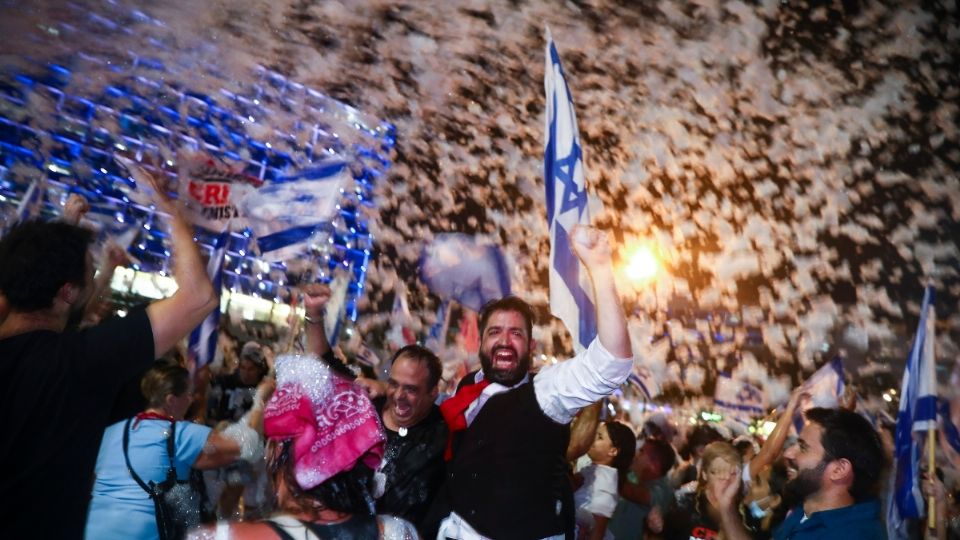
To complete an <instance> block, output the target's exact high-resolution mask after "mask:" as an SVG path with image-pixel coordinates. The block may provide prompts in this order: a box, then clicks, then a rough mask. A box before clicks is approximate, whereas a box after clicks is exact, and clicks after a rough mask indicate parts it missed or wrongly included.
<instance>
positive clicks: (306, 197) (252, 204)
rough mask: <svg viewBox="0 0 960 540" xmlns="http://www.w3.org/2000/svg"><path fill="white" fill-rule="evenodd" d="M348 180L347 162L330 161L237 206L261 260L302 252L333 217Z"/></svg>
mask: <svg viewBox="0 0 960 540" xmlns="http://www.w3.org/2000/svg"><path fill="white" fill-rule="evenodd" d="M350 179H351V176H350V169H349V167H348V166H347V163H346V162H345V161H342V160H338V159H330V160H328V161H325V162H321V163H317V164H314V165H313V166H311V167H310V168H309V169H305V170H303V171H300V172H298V173H297V174H293V175H289V176H285V177H282V178H278V179H277V180H275V181H274V182H271V183H269V184H267V185H265V186H263V187H261V188H259V189H257V190H255V191H253V192H251V193H249V194H248V195H246V196H245V197H244V198H243V199H242V200H241V201H240V203H239V205H238V206H239V207H240V212H241V215H242V216H243V217H245V218H246V219H247V220H248V222H249V224H250V228H251V229H253V234H254V236H255V237H256V239H257V246H258V247H259V249H260V252H261V253H262V254H263V255H264V257H266V258H268V259H270V260H275V261H276V260H287V259H289V258H292V257H294V256H296V255H297V254H299V253H302V252H304V251H306V249H307V247H306V246H307V243H308V241H309V240H310V239H311V238H312V237H314V235H315V234H316V233H317V232H318V230H319V229H320V228H321V227H322V226H323V225H325V224H328V223H329V222H330V221H331V220H333V219H334V218H335V217H336V215H337V213H338V211H339V205H338V203H339V202H340V199H341V196H342V195H341V194H342V193H343V189H344V186H346V185H348V183H349V182H350Z"/></svg>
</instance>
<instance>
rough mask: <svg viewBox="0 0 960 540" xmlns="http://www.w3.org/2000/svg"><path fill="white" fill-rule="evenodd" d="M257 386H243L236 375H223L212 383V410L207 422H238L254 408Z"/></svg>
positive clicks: (208, 413)
mask: <svg viewBox="0 0 960 540" xmlns="http://www.w3.org/2000/svg"><path fill="white" fill-rule="evenodd" d="M256 393H257V385H256V384H243V382H242V381H241V380H240V376H239V375H237V374H236V373H230V374H228V375H221V376H219V377H216V378H214V379H213V382H211V383H210V402H211V403H210V410H208V411H207V420H209V421H210V422H212V423H216V422H219V421H221V420H226V421H228V422H236V421H237V420H240V418H241V417H242V416H243V415H244V414H246V412H247V411H249V410H250V408H251V407H253V398H254V397H255V396H256Z"/></svg>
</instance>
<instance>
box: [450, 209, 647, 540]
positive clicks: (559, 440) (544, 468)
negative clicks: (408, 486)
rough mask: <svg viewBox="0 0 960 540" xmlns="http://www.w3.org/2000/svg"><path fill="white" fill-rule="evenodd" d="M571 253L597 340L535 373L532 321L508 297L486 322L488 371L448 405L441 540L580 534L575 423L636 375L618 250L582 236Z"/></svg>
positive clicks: (492, 307)
mask: <svg viewBox="0 0 960 540" xmlns="http://www.w3.org/2000/svg"><path fill="white" fill-rule="evenodd" d="M571 238H573V241H572V247H573V250H574V252H575V253H576V254H577V256H578V257H579V259H580V261H581V262H582V263H583V266H584V267H586V269H587V271H588V272H589V275H590V281H591V283H592V284H593V289H594V298H595V302H596V312H597V330H598V335H597V339H594V340H593V342H592V343H591V344H590V346H589V347H587V349H586V350H585V351H583V352H581V353H580V354H578V355H577V356H576V357H574V358H572V359H571V360H568V361H566V362H561V363H559V364H556V365H553V366H550V367H548V368H544V369H542V370H541V371H540V373H538V374H532V373H530V367H531V351H532V350H533V348H534V345H535V344H534V341H533V340H532V337H531V334H532V329H533V319H534V315H533V311H532V309H531V308H530V306H529V305H528V304H527V303H526V302H524V301H523V300H521V299H519V298H516V297H507V298H503V299H501V300H497V301H494V302H492V303H490V304H488V305H486V306H485V307H484V308H483V310H482V311H481V313H480V340H481V342H480V351H479V356H480V364H481V367H482V370H481V371H479V372H476V373H472V374H469V375H467V376H466V377H465V378H464V380H463V381H462V382H461V387H460V389H459V390H458V391H457V394H456V395H454V396H453V397H451V398H450V399H448V400H447V401H445V402H444V403H443V405H441V407H440V409H441V412H442V413H443V416H444V419H445V420H446V421H447V425H448V426H449V428H450V430H451V433H452V436H451V438H450V441H449V444H448V446H447V450H446V452H445V456H446V458H447V459H448V460H449V461H448V463H447V481H446V483H445V488H444V491H443V493H442V496H441V497H438V502H437V505H436V506H435V508H434V516H435V517H437V518H438V521H439V520H442V522H441V523H440V535H439V537H440V538H457V539H462V540H473V539H483V538H497V539H498V540H500V539H506V540H509V539H512V538H518V539H519V538H523V539H531V538H534V539H535V538H564V537H565V536H568V535H572V533H573V516H574V515H573V510H574V509H573V494H572V491H571V489H570V483H569V480H568V478H567V465H566V460H565V454H566V449H567V443H568V441H569V438H570V426H569V424H570V421H571V420H572V419H573V416H574V415H575V414H576V413H577V411H579V410H580V409H581V408H583V407H585V406H586V405H589V404H591V403H593V402H595V401H597V400H598V399H600V398H602V397H604V396H607V395H609V394H611V393H612V392H613V391H614V390H616V389H617V387H619V386H620V384H621V383H623V381H624V380H626V378H627V376H628V375H629V373H630V369H631V367H632V365H633V358H632V352H631V349H630V339H629V336H628V334H627V327H626V321H625V319H624V315H623V309H622V308H621V306H620V300H619V297H618V295H617V290H616V286H615V285H614V278H613V269H612V265H611V258H610V246H609V244H608V242H607V238H606V235H605V234H604V233H602V232H601V231H599V230H596V229H591V228H585V227H576V228H574V230H573V231H572V232H571Z"/></svg>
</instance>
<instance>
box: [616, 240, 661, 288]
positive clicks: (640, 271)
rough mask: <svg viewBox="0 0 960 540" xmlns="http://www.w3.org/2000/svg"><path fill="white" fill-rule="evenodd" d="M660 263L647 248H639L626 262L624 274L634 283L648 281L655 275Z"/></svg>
mask: <svg viewBox="0 0 960 540" xmlns="http://www.w3.org/2000/svg"><path fill="white" fill-rule="evenodd" d="M659 269H660V262H659V261H658V260H657V256H656V255H654V254H653V250H651V249H650V248H649V247H648V246H640V247H639V248H638V249H637V250H636V251H635V252H634V253H633V255H631V256H630V258H629V259H628V262H627V267H626V269H625V272H626V274H627V277H629V278H630V279H632V280H634V281H648V280H650V279H653V277H654V276H656V275H657V272H658V271H659Z"/></svg>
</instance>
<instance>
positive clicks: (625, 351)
mask: <svg viewBox="0 0 960 540" xmlns="http://www.w3.org/2000/svg"><path fill="white" fill-rule="evenodd" d="M570 237H571V240H570V244H571V247H572V249H573V251H574V252H575V253H576V254H577V257H579V258H580V261H581V262H582V263H583V265H584V267H586V269H587V272H588V274H589V276H590V282H591V284H592V286H593V291H594V300H595V304H596V312H597V338H598V339H596V340H594V341H593V342H592V343H591V344H590V346H589V347H587V349H586V350H585V351H582V352H581V353H580V354H578V355H577V356H576V357H575V358H573V359H571V360H568V361H566V362H561V363H559V364H556V365H553V366H550V367H548V368H544V369H543V370H542V371H541V373H540V375H538V376H537V378H536V379H534V385H535V387H536V392H537V402H538V403H539V404H540V407H541V409H543V412H544V413H546V414H547V416H549V417H550V418H552V419H553V420H555V421H557V422H560V423H567V422H569V421H570V420H572V419H573V415H574V414H576V412H577V411H579V410H580V409H581V408H583V407H586V406H587V405H589V404H591V403H594V402H595V401H597V400H598V399H600V398H603V397H606V396H608V395H610V394H612V393H613V392H614V391H615V390H616V389H617V388H619V387H620V385H621V384H623V382H624V381H625V380H626V379H627V376H629V375H630V370H631V369H632V367H633V351H632V350H631V348H630V337H629V334H628V333H627V321H626V317H625V316H624V314H623V308H622V307H621V305H620V296H619V295H618V293H617V287H616V284H615V283H614V279H613V264H612V260H611V255H610V244H609V242H608V241H607V235H606V233H604V232H602V231H600V230H599V229H594V228H592V227H585V226H581V225H577V226H574V228H573V230H572V231H571V233H570Z"/></svg>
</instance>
